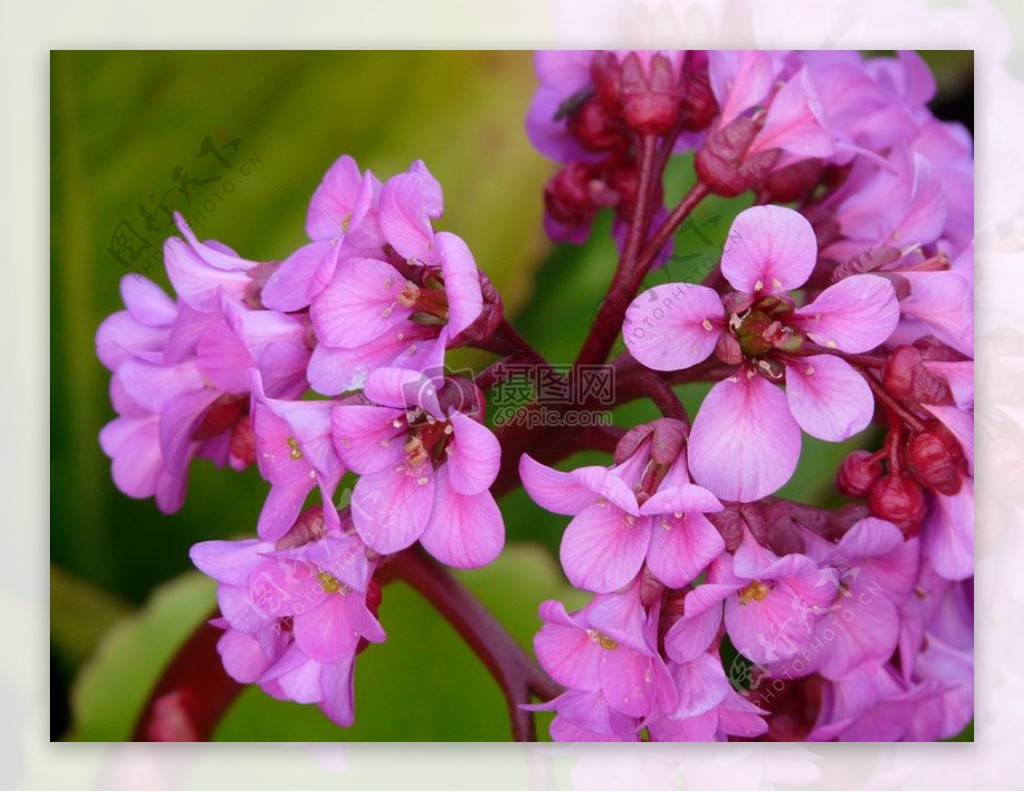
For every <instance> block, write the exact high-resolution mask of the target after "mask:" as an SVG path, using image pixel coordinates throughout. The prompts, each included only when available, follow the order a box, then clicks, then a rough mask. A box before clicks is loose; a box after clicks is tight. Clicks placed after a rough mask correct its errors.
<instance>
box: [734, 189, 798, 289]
mask: <svg viewBox="0 0 1024 792" xmlns="http://www.w3.org/2000/svg"><path fill="white" fill-rule="evenodd" d="M817 260H818V242H817V239H816V238H815V236H814V229H813V228H811V224H810V223H809V222H807V218H805V217H804V216H803V215H802V214H800V213H799V212H795V211H793V210H792V209H786V208H784V207H781V206H753V207H751V208H750V209H746V210H744V211H742V212H740V213H739V214H738V215H737V216H736V219H735V220H734V221H733V223H732V228H731V229H729V236H728V237H727V239H726V243H725V249H724V251H723V253H722V274H723V275H724V276H725V278H726V280H728V281H729V283H730V284H732V286H733V288H735V289H737V290H738V291H741V292H747V293H749V294H765V293H767V294H778V293H780V292H785V291H790V290H791V289H796V288H798V287H800V286H803V284H804V282H805V281H806V280H807V278H808V277H810V274H811V271H812V270H813V269H814V265H815V264H816V263H817Z"/></svg>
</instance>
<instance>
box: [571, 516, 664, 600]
mask: <svg viewBox="0 0 1024 792" xmlns="http://www.w3.org/2000/svg"><path fill="white" fill-rule="evenodd" d="M650 541H651V525H650V519H649V518H647V517H640V518H636V517H633V516H632V515H630V514H627V513H626V512H624V511H622V510H621V509H619V508H618V507H616V506H614V505H613V504H610V503H601V502H598V503H595V504H594V505H592V506H588V507H587V508H586V509H584V510H583V511H581V512H580V513H579V514H578V515H576V517H574V518H573V520H572V522H570V523H569V526H568V528H566V529H565V534H564V535H563V536H562V547H561V553H560V555H561V559H562V567H563V568H564V569H565V574H566V575H567V576H568V577H569V580H570V581H571V582H572V584H573V585H574V586H576V587H577V588H582V589H586V590H588V591H596V592H599V593H600V592H609V591H617V590H618V589H620V588H622V587H623V586H625V585H626V584H627V583H629V582H630V581H631V580H632V579H633V578H634V576H635V575H636V573H637V572H639V571H640V566H641V565H642V564H643V561H644V557H645V556H646V555H647V548H648V547H649V546H650Z"/></svg>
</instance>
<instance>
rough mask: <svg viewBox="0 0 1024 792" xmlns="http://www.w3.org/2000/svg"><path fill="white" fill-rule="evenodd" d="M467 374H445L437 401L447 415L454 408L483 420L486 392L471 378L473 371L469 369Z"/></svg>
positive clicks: (485, 408) (485, 407)
mask: <svg viewBox="0 0 1024 792" xmlns="http://www.w3.org/2000/svg"><path fill="white" fill-rule="evenodd" d="M467 375H468V376H445V379H444V384H443V385H442V386H441V390H440V391H438V393H437V401H438V404H440V406H441V411H442V412H443V413H444V414H445V415H447V414H448V413H449V412H450V411H452V410H454V411H456V412H460V413H462V414H463V415H468V416H470V417H471V418H476V419H477V420H478V421H481V422H482V421H483V418H484V413H485V412H486V410H487V403H486V401H485V400H484V393H483V391H482V390H480V388H479V387H477V384H476V383H475V382H473V380H472V379H470V377H471V376H472V372H470V371H467Z"/></svg>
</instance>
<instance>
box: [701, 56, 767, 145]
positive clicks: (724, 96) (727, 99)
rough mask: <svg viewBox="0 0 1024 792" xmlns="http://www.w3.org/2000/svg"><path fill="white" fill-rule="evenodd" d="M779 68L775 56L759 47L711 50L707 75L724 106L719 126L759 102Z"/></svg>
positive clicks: (720, 104)
mask: <svg viewBox="0 0 1024 792" xmlns="http://www.w3.org/2000/svg"><path fill="white" fill-rule="evenodd" d="M777 71H778V64H777V62H776V56H775V54H774V53H772V52H765V51H758V50H712V51H710V52H709V53H708V76H709V78H710V82H711V88H712V90H713V91H714V94H715V97H716V98H717V99H718V104H719V106H720V107H721V112H720V117H719V122H718V124H719V126H720V127H724V126H727V125H728V124H729V123H730V122H731V121H732V120H733V119H735V118H736V117H737V116H739V115H741V114H742V113H743V112H744V111H745V110H748V109H749V108H751V107H753V106H754V105H757V104H760V103H761V102H762V101H763V100H764V98H765V97H766V96H767V95H768V91H769V89H770V88H771V86H772V82H773V80H774V79H775V74H776V72H777Z"/></svg>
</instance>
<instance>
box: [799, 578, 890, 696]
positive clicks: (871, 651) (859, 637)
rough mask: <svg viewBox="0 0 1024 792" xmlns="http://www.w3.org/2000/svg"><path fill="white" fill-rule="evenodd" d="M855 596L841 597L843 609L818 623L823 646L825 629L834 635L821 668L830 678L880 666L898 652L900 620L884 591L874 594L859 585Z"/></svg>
mask: <svg viewBox="0 0 1024 792" xmlns="http://www.w3.org/2000/svg"><path fill="white" fill-rule="evenodd" d="M851 593H852V594H853V596H851V597H849V598H844V597H840V598H839V599H838V600H837V601H836V605H837V606H839V607H838V608H837V609H836V610H835V611H833V612H831V613H827V614H825V616H824V618H822V620H821V621H820V622H819V623H818V629H817V636H818V638H819V639H822V642H823V643H824V640H823V639H824V632H825V630H831V632H830V633H829V634H830V635H832V634H834V638H833V640H832V641H830V642H829V643H828V650H827V651H825V652H822V653H821V664H820V666H819V668H818V671H819V673H820V674H821V675H822V676H824V677H825V678H826V679H832V680H839V679H842V678H843V677H846V676H849V675H850V674H853V673H860V672H861V671H863V670H865V669H867V668H871V667H879V666H881V665H883V664H884V663H886V662H887V661H888V660H889V658H890V657H892V653H893V652H894V651H895V650H896V642H897V640H898V638H899V626H900V620H899V616H898V615H897V613H896V608H895V607H894V606H893V604H892V603H891V602H890V601H889V600H888V598H887V597H886V596H885V594H884V592H879V593H872V592H871V591H870V590H869V589H867V588H865V587H863V586H857V585H855V586H854V587H853V589H852V592H851Z"/></svg>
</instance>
